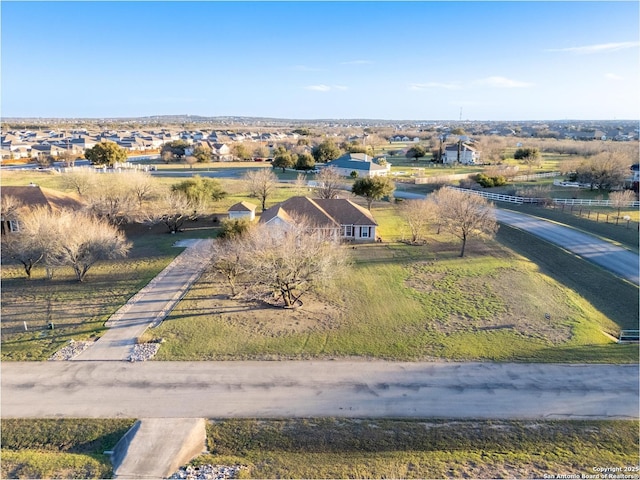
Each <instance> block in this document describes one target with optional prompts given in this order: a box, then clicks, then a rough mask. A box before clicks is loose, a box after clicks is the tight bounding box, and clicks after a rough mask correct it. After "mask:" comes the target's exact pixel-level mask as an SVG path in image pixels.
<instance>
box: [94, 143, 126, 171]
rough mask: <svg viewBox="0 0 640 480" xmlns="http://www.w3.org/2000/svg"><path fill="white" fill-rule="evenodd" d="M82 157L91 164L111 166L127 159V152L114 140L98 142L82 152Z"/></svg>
mask: <svg viewBox="0 0 640 480" xmlns="http://www.w3.org/2000/svg"><path fill="white" fill-rule="evenodd" d="M84 158H86V159H87V160H89V161H90V162H91V163H92V164H93V165H106V166H108V167H113V165H114V164H116V163H122V162H126V161H127V152H126V151H125V149H124V148H122V147H121V146H120V145H118V144H117V143H115V142H100V143H96V144H95V145H94V146H93V147H91V148H88V149H86V150H85V152H84Z"/></svg>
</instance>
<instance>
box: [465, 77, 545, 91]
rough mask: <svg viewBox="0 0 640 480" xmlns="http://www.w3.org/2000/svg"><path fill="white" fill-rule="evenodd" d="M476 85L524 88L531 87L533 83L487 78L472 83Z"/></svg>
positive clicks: (502, 78)
mask: <svg viewBox="0 0 640 480" xmlns="http://www.w3.org/2000/svg"><path fill="white" fill-rule="evenodd" d="M473 83H474V84H476V85H484V86H487V87H494V88H526V87H532V86H533V83H528V82H521V81H519V80H512V79H510V78H506V77H487V78H482V79H480V80H476V81H475V82H473Z"/></svg>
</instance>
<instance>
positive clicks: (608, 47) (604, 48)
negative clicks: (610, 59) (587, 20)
mask: <svg viewBox="0 0 640 480" xmlns="http://www.w3.org/2000/svg"><path fill="white" fill-rule="evenodd" d="M639 45H640V42H612V43H599V44H596V45H584V46H582V47H568V48H550V49H547V50H546V51H547V52H569V53H581V54H592V53H602V52H614V51H616V50H623V49H626V48H634V47H637V46H639Z"/></svg>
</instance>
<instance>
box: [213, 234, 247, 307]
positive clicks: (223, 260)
mask: <svg viewBox="0 0 640 480" xmlns="http://www.w3.org/2000/svg"><path fill="white" fill-rule="evenodd" d="M248 255H250V248H249V243H248V242H246V241H245V239H244V238H243V237H242V236H241V237H233V238H218V239H217V240H216V241H215V242H213V244H212V246H211V267H212V268H213V270H214V271H215V272H216V273H218V274H220V275H222V276H223V277H224V278H225V279H226V281H227V283H228V284H229V287H230V289H231V295H230V296H231V297H235V296H236V294H237V290H236V282H237V280H238V278H239V277H240V276H241V275H242V274H244V273H246V272H247V271H248V269H249V261H248V257H247V256H248Z"/></svg>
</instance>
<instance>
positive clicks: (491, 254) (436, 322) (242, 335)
mask: <svg viewBox="0 0 640 480" xmlns="http://www.w3.org/2000/svg"><path fill="white" fill-rule="evenodd" d="M376 213H377V212H376ZM387 215H390V213H387ZM522 235H523V234H522V233H521V232H519V231H517V230H513V229H507V228H504V229H502V230H501V232H500V235H499V238H498V239H499V241H500V242H502V243H504V244H507V245H509V246H510V248H505V247H503V246H502V245H500V244H499V243H497V242H489V243H486V244H483V243H477V242H476V243H475V244H473V246H472V247H471V251H470V255H469V256H468V257H466V258H464V259H460V258H458V257H457V253H458V249H457V245H456V244H455V243H452V242H451V240H452V239H448V238H445V237H444V236H434V237H433V238H431V239H430V240H429V242H428V244H427V245H426V246H421V247H418V246H408V245H404V244H401V243H395V244H383V245H380V244H372V245H361V246H358V247H357V248H356V249H355V250H353V251H352V253H353V256H354V266H353V272H352V273H351V274H350V275H349V277H348V278H346V279H342V280H341V281H340V282H339V283H338V284H337V285H335V286H334V289H333V290H332V291H329V292H325V295H326V296H327V298H329V299H330V301H328V302H324V304H325V305H326V308H327V311H326V312H325V314H324V315H323V314H322V312H318V309H314V310H313V311H310V312H309V313H308V314H307V315H308V317H312V318H314V321H312V322H309V321H307V322H305V321H304V320H303V318H302V317H304V315H305V313H304V312H305V309H302V311H301V312H297V313H296V312H283V311H275V312H274V311H273V310H269V309H264V308H258V307H256V306H255V305H249V306H247V304H245V305H242V304H241V303H233V305H231V303H229V301H228V300H225V298H226V294H227V293H228V292H227V291H226V289H225V286H224V285H223V284H221V283H220V282H219V281H217V280H215V279H212V278H211V277H208V276H205V277H203V278H202V279H201V281H200V282H198V283H197V284H196V285H195V286H194V287H193V289H192V290H191V292H189V294H187V296H186V297H185V299H184V300H183V301H182V302H181V303H180V304H179V305H178V306H177V307H176V309H174V311H173V312H172V314H171V315H170V316H169V317H168V318H167V320H165V322H164V323H163V324H162V325H161V326H160V327H158V328H156V329H153V330H150V331H148V332H147V334H146V337H147V339H149V338H156V337H162V338H164V339H165V340H166V343H164V344H163V346H162V347H161V349H160V351H159V353H158V355H157V357H156V358H157V359H159V360H211V359H232V358H242V359H247V358H255V359H260V358H310V357H321V358H326V357H349V356H360V357H377V358H386V359H394V360H421V359H422V360H425V359H433V358H445V359H451V360H494V361H534V362H548V361H553V362H614V363H615V362H636V361H637V358H638V348H637V346H633V345H618V344H615V343H613V342H612V341H611V340H610V338H609V337H607V336H606V335H605V334H604V333H603V332H607V333H609V334H612V335H616V334H617V332H618V331H619V330H620V329H621V328H637V318H638V317H637V311H638V288H637V287H635V286H633V285H630V284H628V283H627V282H623V281H620V280H617V279H616V278H615V277H613V276H612V275H610V274H609V273H607V272H604V271H603V270H601V269H599V268H598V267H594V266H592V265H591V264H588V263H587V262H584V261H582V260H580V259H577V258H575V257H573V256H570V255H567V254H566V253H564V252H562V251H561V250H560V249H557V248H555V247H552V246H550V245H549V244H546V243H545V242H538V241H535V240H534V241H529V237H526V238H523V237H522ZM383 237H384V234H383ZM613 294H615V298H616V299H617V301H616V302H612V301H611V298H612V295H613ZM390 299H391V300H390ZM314 300H315V299H314ZM316 303H317V302H316ZM320 303H322V302H320ZM309 305H315V303H314V302H309ZM546 314H549V316H550V318H549V319H547V318H546Z"/></svg>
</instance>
